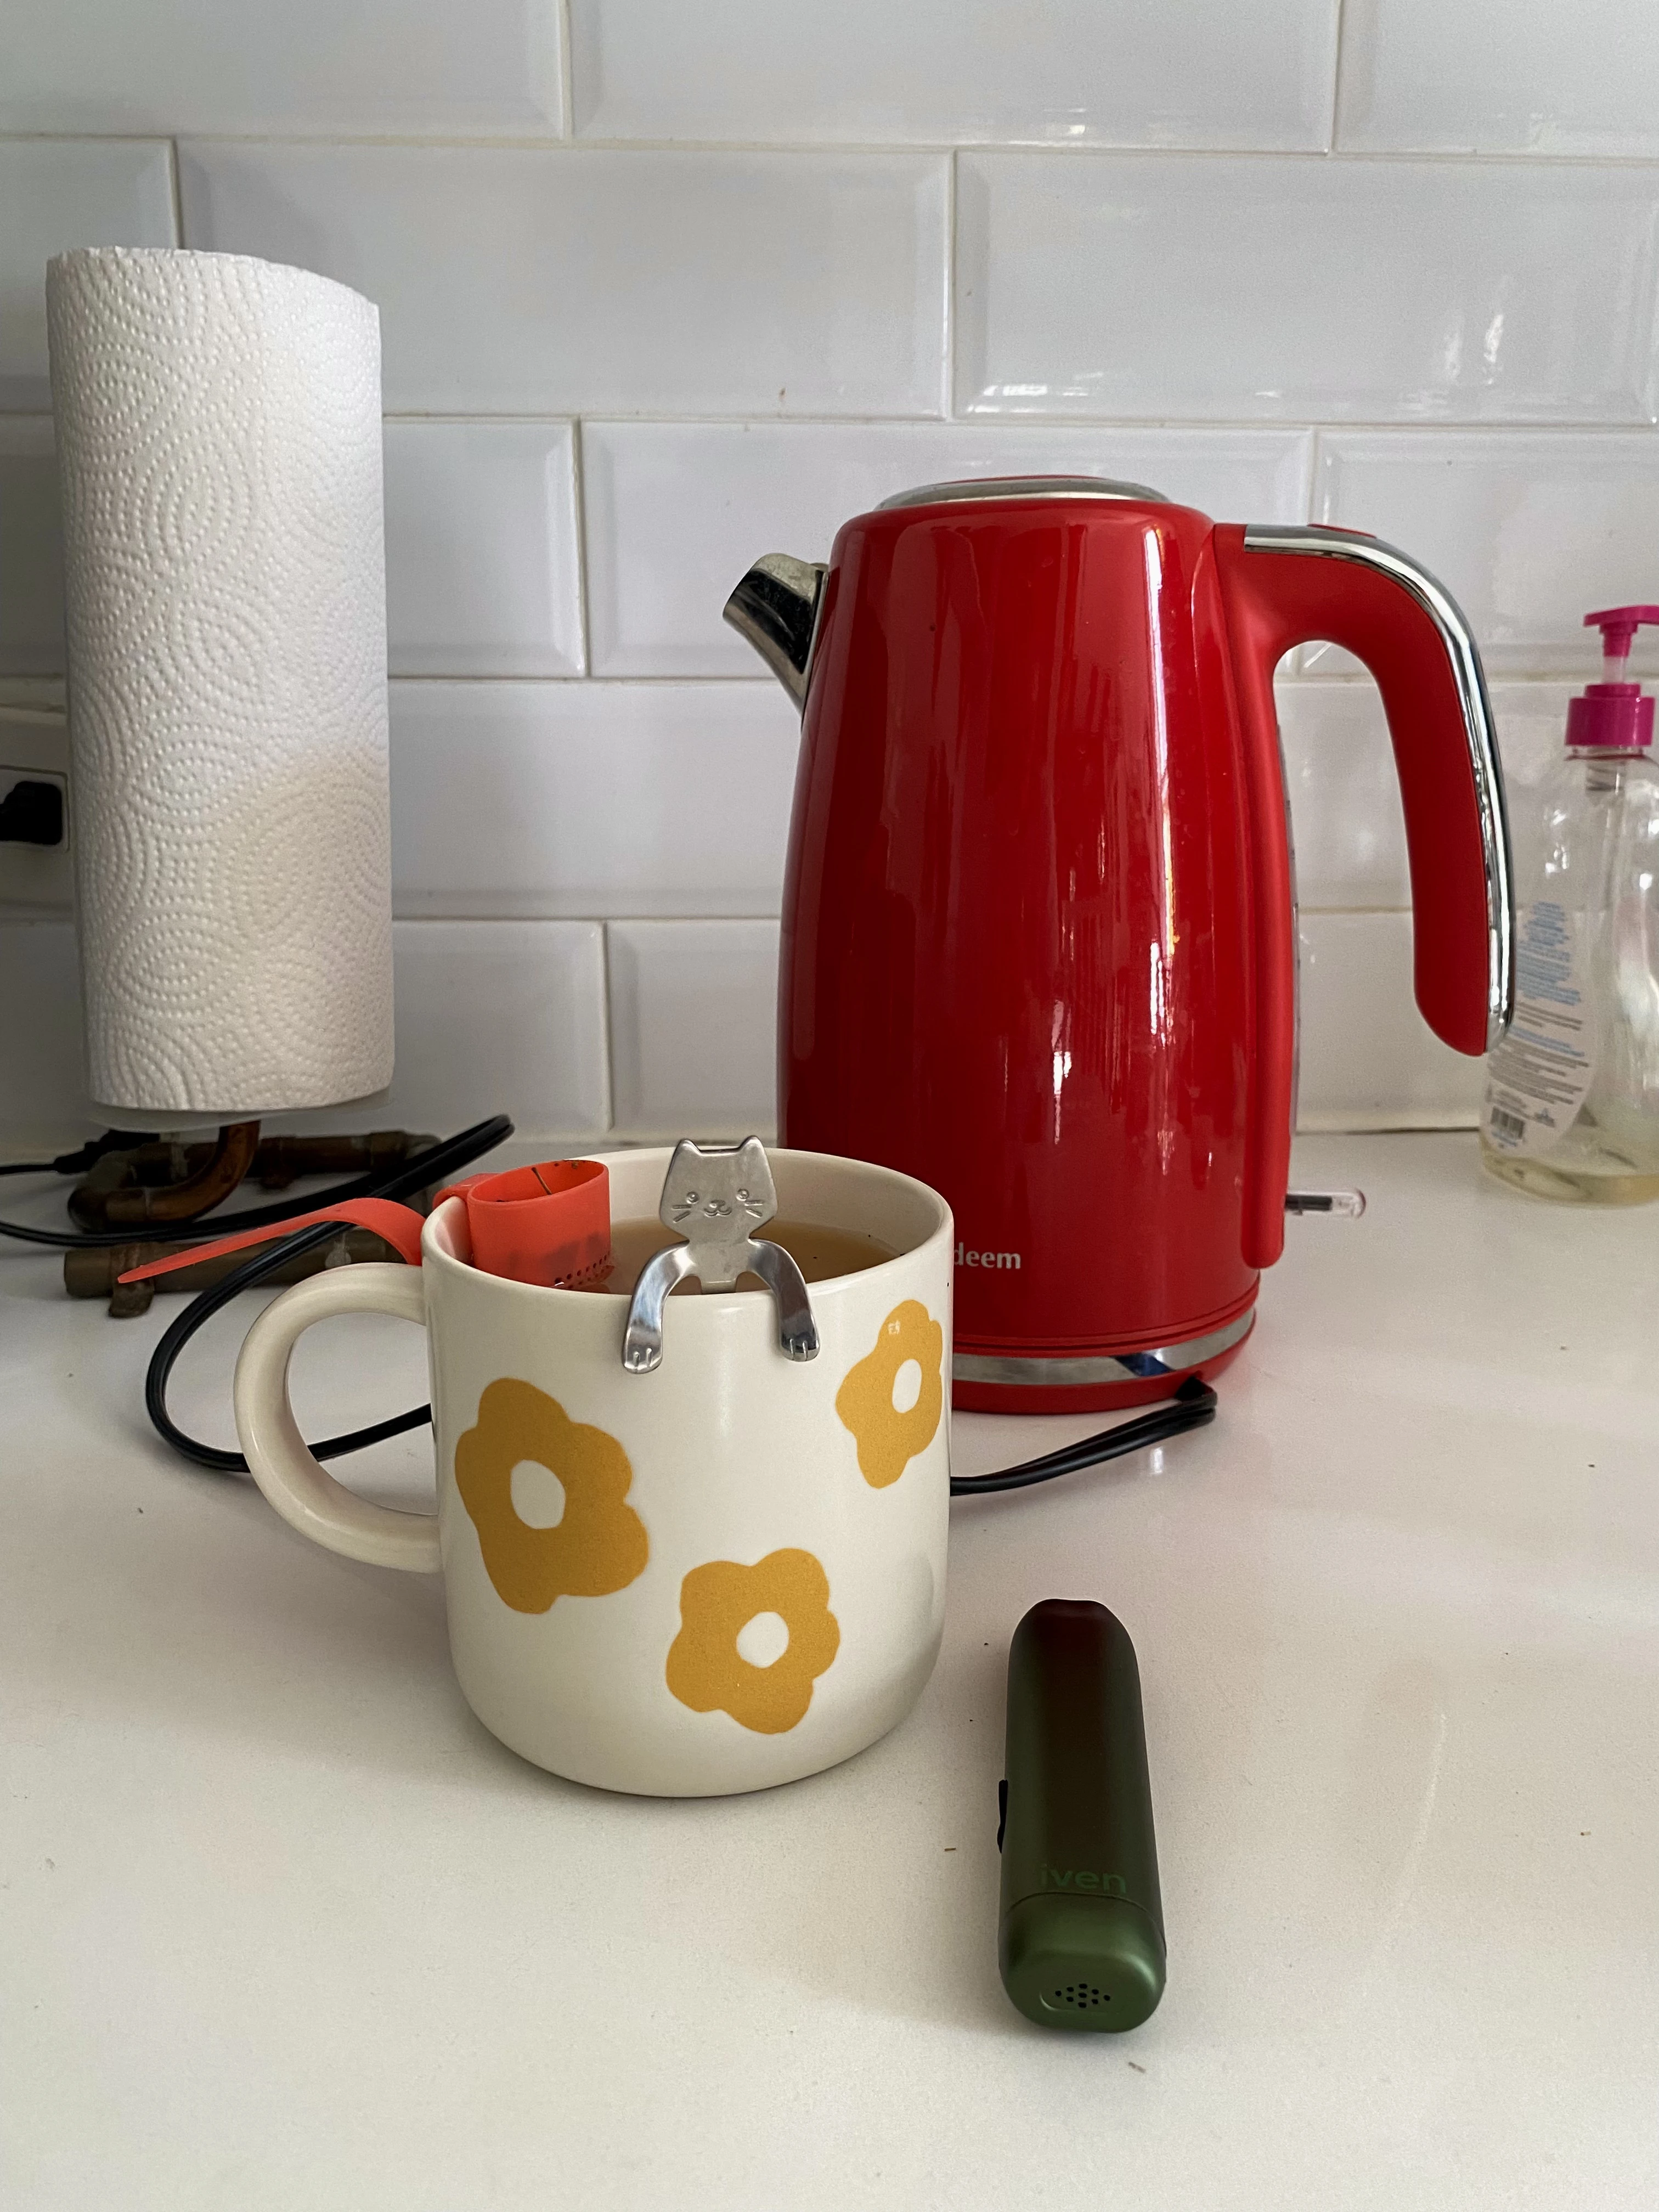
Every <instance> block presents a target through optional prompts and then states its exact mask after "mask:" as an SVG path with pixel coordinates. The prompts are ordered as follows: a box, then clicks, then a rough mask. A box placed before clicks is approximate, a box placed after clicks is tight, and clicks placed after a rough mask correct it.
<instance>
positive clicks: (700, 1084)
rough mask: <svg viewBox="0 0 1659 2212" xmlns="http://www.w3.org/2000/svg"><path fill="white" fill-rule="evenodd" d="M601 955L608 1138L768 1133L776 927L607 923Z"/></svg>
mask: <svg viewBox="0 0 1659 2212" xmlns="http://www.w3.org/2000/svg"><path fill="white" fill-rule="evenodd" d="M605 948H606V957H607V960H608V963H609V968H610V978H611V1081H612V1085H613V1098H614V1106H615V1113H616V1127H617V1130H618V1132H619V1133H621V1134H623V1135H624V1136H635V1135H638V1136H660V1137H665V1138H666V1137H696V1136H717V1137H720V1138H723V1139H726V1141H728V1142H732V1141H735V1140H736V1139H738V1138H739V1137H744V1136H747V1135H749V1134H750V1133H751V1132H752V1133H754V1134H756V1135H757V1136H763V1137H768V1136H770V1135H771V1134H772V1133H773V1132H774V1131H775V1128H776V1127H777V1054H776V1039H777V972H778V929H777V924H776V923H775V922H772V921H613V922H611V923H610V924H609V925H608V926H607V927H606V930H605Z"/></svg>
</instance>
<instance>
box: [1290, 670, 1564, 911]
mask: <svg viewBox="0 0 1659 2212" xmlns="http://www.w3.org/2000/svg"><path fill="white" fill-rule="evenodd" d="M1570 696H1571V687H1570V686H1568V685H1566V684H1494V685H1493V686H1492V714H1493V717H1494V719H1495V720H1496V721H1497V724H1498V750H1499V752H1500V754H1501V755H1502V757H1503V763H1504V782H1505V784H1506V785H1507V787H1508V788H1509V791H1510V798H1511V800H1512V801H1513V800H1516V799H1523V794H1524V793H1526V792H1527V791H1528V789H1529V788H1530V787H1532V786H1534V785H1535V784H1536V783H1537V781H1538V780H1539V777H1540V776H1541V775H1542V773H1543V772H1544V770H1545V769H1547V768H1548V767H1549V766H1550V764H1551V763H1553V761H1555V760H1556V759H1558V758H1559V756H1560V751H1561V741H1562V731H1563V728H1564V726H1565V720H1566V711H1567V701H1568V699H1569V697H1570ZM1278 701H1279V734H1280V737H1281V738H1282V740H1283V744H1284V754H1285V786H1286V789H1287V791H1288V793H1289V795H1290V802H1291V829H1292V831H1293V833H1294V835H1295V838H1296V872H1297V890H1298V893H1299V896H1300V897H1301V901H1302V905H1303V908H1304V912H1305V911H1311V910H1314V909H1319V908H1324V909H1343V908H1350V909H1364V908H1374V907H1395V908H1406V907H1409V906H1410V904H1411V900H1412V893H1411V878H1410V876H1409V875H1408V873H1407V866H1406V829H1405V821H1404V817H1403V816H1402V814H1401V805H1400V785H1399V781H1398V779H1397V778H1396V776H1395V766H1394V751H1393V748H1392V747H1391V746H1390V744H1389V729H1388V723H1387V721H1386V720H1385V719H1384V716H1383V701H1382V697H1381V696H1380V695H1379V693H1378V691H1377V690H1376V686H1375V684H1371V683H1370V682H1361V683H1308V682H1301V683H1288V684H1280V685H1279V692H1278ZM1523 803H1524V800H1523Z"/></svg>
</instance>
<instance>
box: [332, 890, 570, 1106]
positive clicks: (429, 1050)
mask: <svg viewBox="0 0 1659 2212" xmlns="http://www.w3.org/2000/svg"><path fill="white" fill-rule="evenodd" d="M604 973H605V970H604V951H603V946H602V944H601V939H600V931H599V925H598V924H597V923H595V922H591V921H587V922H584V921H400V922H398V923H396V924H395V925H394V926H393V929H392V975H393V988H394V994H395V998H396V1003H397V1022H398V1066H397V1072H396V1073H395V1074H394V1075H393V1077H392V1091H391V1095H390V1097H389V1098H388V1099H387V1101H386V1104H385V1105H383V1106H380V1107H379V1108H377V1109H374V1115H373V1116H372V1117H371V1118H372V1119H373V1121H374V1126H375V1127H378V1128H387V1127H392V1128H397V1127H402V1128H422V1129H434V1130H436V1131H438V1132H440V1133H449V1132H452V1131H453V1130H456V1129H461V1128H465V1127H468V1126H469V1124H471V1122H473V1121H482V1120H483V1119H484V1117H485V1116H486V1115H490V1114H510V1115H512V1117H513V1123H514V1125H515V1127H517V1129H518V1131H519V1133H520V1135H521V1136H522V1137H525V1138H526V1139H530V1138H535V1137H540V1136H547V1135H557V1134H561V1133H576V1134H581V1133H586V1132H591V1131H592V1130H595V1129H602V1128H603V1127H605V1121H606V1120H607V1118H608V1109H609V1093H608V1078H607V1071H606V1065H605V982H604Z"/></svg>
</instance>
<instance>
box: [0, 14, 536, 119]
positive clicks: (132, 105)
mask: <svg viewBox="0 0 1659 2212" xmlns="http://www.w3.org/2000/svg"><path fill="white" fill-rule="evenodd" d="M558 126H559V72H558V38H557V32H556V18H555V15H554V12H553V9H551V8H550V7H548V6H546V5H545V4H544V0H468V4H467V5H466V6H465V8H457V7H453V6H451V5H450V4H449V0H353V4H352V5H351V6H349V7H339V6H336V5H332V4H331V0H283V5H282V6H280V7H277V8H264V7H255V6H248V5H236V4H233V0H143V6H142V7H109V6H106V5H104V4H102V0H16V4H15V5H13V6H10V7H8V8H7V9H5V10H4V11H3V13H0V131H88V132H92V131H252V132H259V131H270V132H274V133H277V134H281V135H289V136H293V135H296V134H299V133H304V132H312V131H341V132H343V133H345V134H348V135H349V134H351V133H355V132H375V131H433V132H439V133H454V132H459V131H466V132H489V131H526V132H531V131H538V132H541V131H557V129H558Z"/></svg>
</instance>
